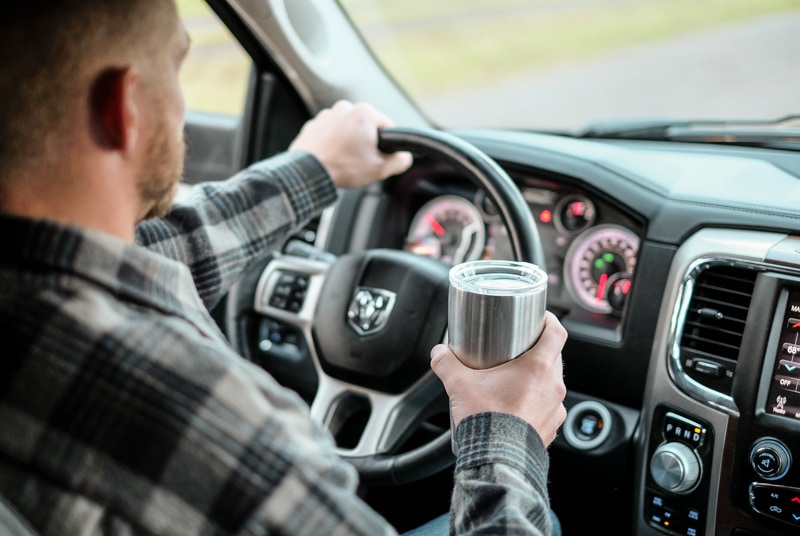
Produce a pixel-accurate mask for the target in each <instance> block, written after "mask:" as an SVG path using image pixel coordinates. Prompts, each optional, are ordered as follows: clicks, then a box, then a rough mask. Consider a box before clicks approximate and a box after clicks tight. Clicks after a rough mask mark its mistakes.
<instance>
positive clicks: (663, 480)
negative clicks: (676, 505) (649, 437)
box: [650, 441, 702, 493]
mask: <svg viewBox="0 0 800 536" xmlns="http://www.w3.org/2000/svg"><path fill="white" fill-rule="evenodd" d="M701 473H702V468H701V466H700V460H699V459H698V458H697V454H695V452H694V451H693V450H692V449H691V448H689V447H688V446H686V445H684V444H683V443H679V442H677V441H670V442H667V443H664V444H662V445H661V446H659V447H658V448H657V449H656V451H655V452H654V453H653V457H652V458H650V475H651V476H652V477H653V480H655V482H656V484H658V485H659V486H660V487H661V488H663V489H665V490H667V491H671V492H672V493H688V492H689V491H691V490H692V489H694V487H695V486H696V485H697V482H698V481H699V480H700V476H701Z"/></svg>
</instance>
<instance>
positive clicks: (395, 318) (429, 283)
mask: <svg viewBox="0 0 800 536" xmlns="http://www.w3.org/2000/svg"><path fill="white" fill-rule="evenodd" d="M360 290H361V291H362V294H361V296H360V297H361V303H360V307H359V306H358V305H359V304H354V299H355V298H356V295H357V294H358V293H359V291H360ZM364 290H366V291H367V292H366V293H364V292H363V291H364ZM376 291H377V292H376ZM380 291H387V292H388V293H391V294H393V295H394V303H393V307H391V311H388V316H387V317H386V318H384V319H383V321H384V322H383V324H382V325H379V326H376V325H375V324H376V322H374V320H375V318H376V316H375V315H374V314H373V315H372V316H370V313H373V309H371V308H377V309H384V310H385V309H386V308H387V306H388V305H389V303H388V302H389V301H391V299H390V298H387V297H384V298H383V301H381V296H384V295H385V296H389V294H387V293H386V292H380ZM448 291H449V268H448V267H447V266H446V265H445V264H443V263H442V262H440V261H438V260H435V259H429V258H427V257H421V256H418V255H413V254H411V253H408V252H404V251H398V250H389V249H385V250H384V249H374V250H369V251H365V252H363V253H357V254H350V255H344V256H342V257H340V258H339V259H338V260H337V261H336V263H334V265H333V266H332V267H331V269H330V271H329V272H328V276H327V278H326V280H325V285H324V286H323V288H322V293H321V296H320V300H319V302H318V305H317V310H316V311H315V313H314V322H313V326H312V336H313V338H314V343H315V345H316V348H317V349H318V353H319V360H320V365H321V366H322V368H323V369H324V370H325V372H326V373H327V374H329V375H330V376H332V377H335V378H338V379H341V380H343V381H347V382H351V383H355V384H358V385H362V386H364V387H369V388H372V389H375V390H378V391H383V392H387V393H400V392H403V391H404V390H406V389H407V388H408V387H410V386H411V385H412V384H413V383H414V382H416V381H417V380H419V379H420V378H421V377H422V376H423V375H424V374H425V373H426V372H428V371H429V370H430V350H431V348H432V347H433V346H434V345H435V344H438V343H440V342H442V341H443V339H444V334H445V330H446V329H447V300H448ZM371 297H372V298H377V299H376V300H375V301H372V300H371ZM353 305H356V306H355V307H351V306H353ZM351 309H353V311H352V312H351V313H350V314H348V312H349V311H350V310H351ZM353 313H355V319H354V318H353V317H354V314H353ZM376 313H377V311H376ZM370 317H371V318H372V319H373V321H372V322H370V321H369V320H370ZM378 323H379V322H378ZM354 324H355V325H354Z"/></svg>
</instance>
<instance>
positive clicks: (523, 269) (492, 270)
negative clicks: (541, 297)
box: [450, 260, 547, 296]
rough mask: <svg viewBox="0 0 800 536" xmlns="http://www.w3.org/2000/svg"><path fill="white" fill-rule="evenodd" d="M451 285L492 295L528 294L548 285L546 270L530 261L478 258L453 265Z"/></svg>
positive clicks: (467, 290)
mask: <svg viewBox="0 0 800 536" xmlns="http://www.w3.org/2000/svg"><path fill="white" fill-rule="evenodd" d="M450 285H451V286H453V287H455V288H457V289H460V290H463V291H466V292H472V293H477V294H490V295H494V296H499V295H515V294H527V293H529V292H536V291H538V290H541V289H542V288H544V287H546V286H547V273H545V271H544V270H542V269H541V268H539V267H538V266H536V265H535V264H531V263H529V262H521V261H501V260H477V261H470V262H465V263H461V264H457V265H456V266H453V267H452V268H451V269H450Z"/></svg>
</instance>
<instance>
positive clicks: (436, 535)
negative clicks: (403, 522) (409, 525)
mask: <svg viewBox="0 0 800 536" xmlns="http://www.w3.org/2000/svg"><path fill="white" fill-rule="evenodd" d="M550 518H551V519H552V521H553V532H551V534H552V536H561V522H560V521H559V520H558V516H556V513H555V512H553V511H552V510H550ZM449 534H450V514H442V515H440V516H439V517H435V518H433V519H431V520H430V521H428V522H427V523H425V524H424V525H421V526H419V527H417V528H415V529H411V530H410V531H408V532H404V533H403V536H448V535H449Z"/></svg>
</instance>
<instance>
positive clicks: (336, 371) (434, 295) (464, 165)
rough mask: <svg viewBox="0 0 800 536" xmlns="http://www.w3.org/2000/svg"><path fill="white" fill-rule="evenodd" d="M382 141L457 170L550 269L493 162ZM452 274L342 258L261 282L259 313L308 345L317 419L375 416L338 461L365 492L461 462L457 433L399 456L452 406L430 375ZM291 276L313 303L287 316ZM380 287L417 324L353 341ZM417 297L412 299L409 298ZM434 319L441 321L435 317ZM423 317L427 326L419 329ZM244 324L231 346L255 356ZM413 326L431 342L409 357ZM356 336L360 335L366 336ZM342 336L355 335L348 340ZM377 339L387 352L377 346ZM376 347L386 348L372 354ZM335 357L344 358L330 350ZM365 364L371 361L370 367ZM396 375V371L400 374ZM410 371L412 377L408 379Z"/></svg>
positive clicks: (364, 255)
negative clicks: (280, 292) (352, 413)
mask: <svg viewBox="0 0 800 536" xmlns="http://www.w3.org/2000/svg"><path fill="white" fill-rule="evenodd" d="M378 135H379V138H378V139H379V144H378V147H379V148H380V150H381V151H383V152H387V153H389V152H395V151H410V152H412V153H414V154H415V155H417V156H426V157H429V158H432V159H434V160H438V161H442V162H445V163H448V164H450V165H451V166H452V167H453V168H454V169H455V170H456V172H458V173H460V174H462V175H463V176H465V177H467V178H469V180H471V181H472V182H473V183H474V184H475V185H476V186H478V187H480V188H482V189H484V191H485V192H486V195H487V196H488V197H489V199H490V200H491V201H492V202H493V203H494V205H495V207H496V208H497V210H498V213H499V216H500V218H501V220H502V221H503V223H504V224H505V226H506V228H507V230H508V235H509V240H510V242H511V248H512V252H513V254H514V258H515V259H516V260H521V261H527V262H532V263H534V264H537V265H539V266H540V267H542V268H544V254H543V249H542V245H541V240H540V239H539V234H538V230H537V227H536V224H535V221H534V220H533V217H532V216H531V213H530V210H529V208H528V206H527V203H526V202H525V200H524V198H523V197H522V194H521V193H520V191H519V189H518V188H517V186H516V184H515V183H514V182H513V180H512V179H511V178H510V177H509V176H508V174H507V173H506V172H505V171H504V170H503V169H502V168H501V167H500V166H499V165H498V164H497V163H496V162H494V160H492V159H491V158H489V157H488V156H487V155H485V154H484V153H482V152H481V151H480V150H478V149H477V148H476V147H474V146H472V145H471V144H469V143H467V142H465V141H463V140H461V139H460V138H458V137H456V136H454V135H452V134H448V133H445V132H442V131H437V130H433V129H418V128H406V127H402V128H401V127H392V128H386V129H382V130H380V131H379V133H378ZM375 265H380V266H384V265H388V266H391V267H395V266H396V267H398V268H396V269H394V274H395V275H394V276H386V277H384V276H382V275H380V274H378V275H375V274H374V273H373V274H372V275H369V274H370V270H372V271H373V272H375V270H374V269H372V267H373V266H375ZM390 270H391V269H390ZM448 272H449V267H447V266H445V265H444V264H443V263H441V262H439V261H438V260H434V259H428V258H425V257H420V256H417V255H414V254H412V253H408V252H401V251H397V250H368V251H366V252H359V253H354V254H348V255H343V256H341V257H340V258H339V259H337V260H336V261H335V262H333V263H327V262H321V261H317V260H310V259H301V258H289V257H287V256H280V257H277V258H276V259H275V260H273V261H272V262H270V263H269V264H268V265H267V267H266V268H265V269H264V271H263V272H262V274H261V276H260V277H259V282H258V284H257V288H256V295H255V309H256V312H258V313H261V314H263V315H267V316H268V317H269V318H272V319H275V320H277V321H280V322H284V323H286V324H288V325H290V326H294V327H296V328H297V331H298V332H300V333H302V339H304V340H305V341H306V346H307V349H308V352H309V353H310V355H311V359H312V360H313V363H314V368H315V370H316V373H317V376H318V378H319V383H318V387H317V390H316V392H315V394H314V396H313V400H312V402H311V416H312V418H313V419H314V420H315V421H317V422H318V423H320V424H322V425H323V426H327V427H328V428H330V429H332V430H333V428H334V427H335V421H336V419H337V417H335V414H336V411H337V410H338V407H339V406H340V405H341V404H342V400H345V399H347V398H353V399H359V400H362V399H363V400H364V401H366V405H367V406H368V407H370V408H371V413H370V415H369V417H368V419H367V423H366V424H365V428H364V431H363V432H362V436H361V437H360V438H359V440H358V442H357V444H356V445H349V446H347V447H341V446H340V447H337V451H338V453H339V455H340V456H341V457H342V458H344V459H345V460H347V461H348V462H350V463H351V464H352V465H354V466H355V467H356V468H357V469H358V471H359V475H360V477H361V481H362V483H365V484H368V485H370V484H372V485H389V484H392V485H393V484H403V483H408V482H413V481H416V480H420V479H422V478H424V477H427V476H430V475H433V474H435V473H437V472H439V471H441V470H443V469H445V468H447V467H448V466H450V465H452V463H453V461H454V457H453V454H452V452H451V441H450V438H451V433H450V430H449V429H448V430H446V431H445V432H442V433H441V434H439V435H438V436H436V437H435V438H434V439H432V440H430V441H428V442H427V443H425V444H423V445H420V446H418V447H415V448H412V449H411V450H408V451H405V452H400V453H394V452H393V451H392V446H395V447H396V446H397V445H399V443H400V442H401V440H402V439H404V437H403V435H402V432H403V430H402V427H403V425H405V426H406V427H408V428H410V427H409V426H408V424H409V423H411V422H414V421H415V420H417V419H419V418H420V417H421V416H422V415H423V411H424V409H423V408H425V406H426V404H427V405H430V404H432V403H433V401H435V400H437V397H441V396H445V400H446V395H444V389H443V387H442V385H441V382H440V381H439V380H438V378H436V377H435V375H434V374H433V372H432V371H431V370H430V366H429V364H428V361H429V351H430V347H432V345H433V344H435V343H437V342H442V341H443V340H444V339H445V333H446V309H447V288H448V277H447V275H448ZM286 273H292V274H298V273H299V274H305V275H304V277H306V278H307V279H308V282H307V285H308V286H307V292H305V295H306V297H305V299H306V303H305V304H304V305H303V307H302V308H300V309H299V310H297V311H286V310H283V309H281V308H276V307H273V306H272V304H271V303H272V302H271V297H272V296H273V294H274V292H275V289H276V288H278V285H279V281H280V280H281V275H282V274H286ZM398 273H402V274H412V275H413V279H412V280H411V281H410V282H407V284H405V286H404V287H403V288H402V289H398V288H394V285H395V284H396V281H395V280H396V279H398V277H397V275H396V274H398ZM365 274H367V275H365ZM370 277H371V278H372V279H371V280H370V279H369V278H370ZM404 277H405V275H404ZM409 277H411V276H409ZM376 278H377V279H376ZM365 285H366V286H365ZM373 287H381V288H389V287H392V288H394V290H397V291H398V296H397V302H398V307H400V308H401V309H402V311H403V312H404V313H405V312H406V311H410V310H411V309H410V308H413V307H417V308H418V309H417V310H416V312H413V311H412V312H411V313H410V314H408V315H399V314H395V315H392V316H391V317H390V318H389V320H388V321H387V322H388V324H387V326H386V332H387V333H386V334H384V335H381V334H377V335H376V334H375V333H372V334H367V335H364V334H357V333H356V332H351V331H349V328H348V327H347V323H348V320H347V319H346V318H345V316H346V314H347V313H346V311H349V309H348V305H350V308H351V309H352V304H353V303H355V301H356V299H355V297H354V295H355V294H356V291H358V290H359V289H363V288H367V289H368V290H373ZM409 288H411V289H413V290H412V291H409V290H408V289H409ZM238 292H239V291H238V290H232V291H231V296H229V300H228V303H229V304H237V305H235V307H237V308H238V307H241V303H242V301H243V300H242V298H241V296H236V297H232V296H233V295H234V294H238ZM408 292H417V295H416V296H414V297H412V298H410V299H406V297H405V295H406V294H407V293H408ZM404 300H405V301H404ZM425 300H428V301H425ZM409 302H410V303H409ZM418 302H421V303H418ZM251 303H252V302H251ZM429 310H430V311H432V312H430V314H429V313H428V311H429ZM428 315H429V316H428ZM422 316H424V319H425V320H420V317H422ZM238 317H239V315H238V314H235V313H234V314H231V313H230V312H229V313H228V315H227V318H228V328H229V330H228V331H229V332H230V333H233V334H234V336H232V340H233V341H234V345H235V346H237V349H238V350H240V351H242V353H243V354H246V353H247V352H245V351H243V350H244V349H245V348H247V347H248V344H247V343H246V341H244V340H243V337H245V335H244V334H243V331H246V330H242V329H239V326H237V325H236V324H237V322H238V320H237V318H238ZM411 317H416V318H417V320H416V322H417V324H418V325H419V326H422V327H421V328H420V329H422V330H423V331H424V333H422V332H421V333H420V334H419V335H416V334H413V335H412V334H410V333H411V332H409V334H408V335H406V336H405V339H407V340H414V341H418V342H417V344H418V346H417V347H414V348H403V347H404V346H409V345H406V344H403V342H402V341H403V340H405V339H404V338H403V336H402V335H401V336H399V337H400V338H399V339H398V338H395V339H392V338H391V337H392V333H393V332H394V331H397V329H403V330H404V329H406V327H405V325H406V324H408V323H411V324H413V323H414V320H413V319H412V320H409V318H411ZM428 320H430V322H427V321H428ZM392 322H394V323H392ZM426 322H427V324H429V325H427V324H426ZM397 326H401V328H397ZM431 326H432V327H431ZM350 327H353V326H352V325H351V326H350ZM408 329H414V328H408ZM356 331H359V330H358V329H357V326H356ZM343 332H347V334H346V335H343ZM342 337H345V338H342ZM381 337H388V339H385V340H383V339H381ZM370 339H376V340H377V341H378V342H377V343H370ZM387 341H388V342H387ZM398 341H400V342H398ZM369 344H377V346H374V345H373V346H372V347H370V346H369ZM411 346H413V345H411ZM332 347H335V349H334V350H331V349H330V348H332ZM387 347H389V348H391V349H392V350H391V352H388V351H387V350H386V348H387ZM423 349H424V350H423ZM404 352H405V354H408V355H407V356H406V357H402V356H401V357H400V358H398V359H397V363H395V362H394V361H392V359H393V358H392V357H391V356H389V355H388V354H392V356H393V355H394V354H395V353H397V354H403V355H405V354H404ZM361 354H366V357H364V356H362V355H361ZM376 354H377V355H376ZM418 354H423V355H418ZM354 356H355V357H354ZM378 360H388V361H390V362H391V363H390V364H389V365H387V366H386V367H383V370H382V371H381V373H380V374H379V375H378V376H379V377H378V376H373V374H372V368H374V367H373V365H368V366H369V367H370V368H369V369H365V368H363V367H364V366H365V365H363V363H368V364H369V363H375V362H376V361H378ZM394 365H396V367H395V368H392V367H394ZM374 366H380V365H374ZM267 370H269V369H267ZM400 371H404V373H400ZM409 371H411V374H410V376H409V374H405V372H409ZM417 375H419V377H418V378H417ZM395 376H399V377H403V378H405V379H403V380H402V381H401V383H396V382H394V381H393V380H392V379H391V378H392V377H395ZM408 377H410V378H411V379H409V378H408ZM403 382H404V383H403ZM373 421H374V422H373Z"/></svg>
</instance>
